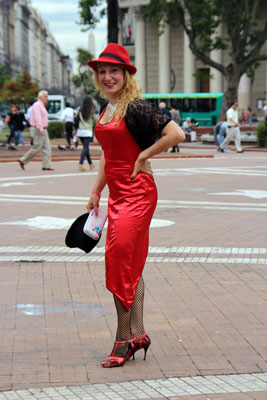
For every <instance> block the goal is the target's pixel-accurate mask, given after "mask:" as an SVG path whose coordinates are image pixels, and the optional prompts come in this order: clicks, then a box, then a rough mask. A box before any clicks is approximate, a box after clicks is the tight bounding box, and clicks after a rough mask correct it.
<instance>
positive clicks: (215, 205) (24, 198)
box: [0, 194, 267, 212]
mask: <svg viewBox="0 0 267 400" xmlns="http://www.w3.org/2000/svg"><path fill="white" fill-rule="evenodd" d="M15 196H16V198H15ZM87 201H88V197H81V196H77V197H76V196H52V195H51V196H50V195H24V194H21V195H19V194H0V202H8V203H10V202H14V203H32V204H33V203H37V204H52V205H55V204H61V205H85V204H86V203H87ZM107 202H108V199H107V198H102V199H101V204H103V205H106V204H107ZM157 207H158V208H166V207H167V208H198V209H203V210H235V211H257V212H262V211H263V212H266V211H267V203H259V202H250V203H242V202H238V203H237V202H220V201H187V200H158V204H157Z"/></svg>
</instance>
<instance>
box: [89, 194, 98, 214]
mask: <svg viewBox="0 0 267 400" xmlns="http://www.w3.org/2000/svg"><path fill="white" fill-rule="evenodd" d="M99 200H100V199H99V197H98V195H97V194H96V193H92V194H91V197H90V199H89V200H88V203H87V205H86V208H87V211H88V212H89V213H90V211H91V210H92V209H94V211H95V215H96V216H97V215H98V209H99Z"/></svg>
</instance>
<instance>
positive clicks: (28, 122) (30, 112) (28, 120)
mask: <svg viewBox="0 0 267 400" xmlns="http://www.w3.org/2000/svg"><path fill="white" fill-rule="evenodd" d="M33 104H34V101H31V102H30V103H29V106H28V108H27V111H26V121H27V126H28V129H29V133H30V143H31V146H32V145H33V135H32V130H31V123H30V121H31V115H32V106H33Z"/></svg>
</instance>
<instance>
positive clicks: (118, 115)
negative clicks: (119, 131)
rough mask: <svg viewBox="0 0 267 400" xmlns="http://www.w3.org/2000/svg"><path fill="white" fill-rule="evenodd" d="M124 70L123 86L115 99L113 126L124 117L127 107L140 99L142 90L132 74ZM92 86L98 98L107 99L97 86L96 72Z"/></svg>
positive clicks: (101, 89) (98, 85)
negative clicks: (97, 91) (97, 92)
mask: <svg viewBox="0 0 267 400" xmlns="http://www.w3.org/2000/svg"><path fill="white" fill-rule="evenodd" d="M123 69H124V86H123V88H122V91H121V93H120V94H119V96H118V98H117V104H118V106H117V108H116V111H115V125H118V123H119V122H120V120H121V119H122V118H123V117H124V116H125V114H126V111H127V107H128V105H129V104H130V103H131V102H132V101H133V100H134V99H136V98H138V99H140V98H142V89H141V87H140V85H139V83H138V82H137V80H136V79H135V78H134V76H133V75H132V74H130V73H129V71H128V70H127V69H126V68H123ZM94 85H95V87H96V89H97V90H99V92H100V96H101V97H103V98H104V99H107V95H106V93H105V91H104V90H103V88H102V87H101V86H100V84H99V78H98V72H97V71H95V72H94Z"/></svg>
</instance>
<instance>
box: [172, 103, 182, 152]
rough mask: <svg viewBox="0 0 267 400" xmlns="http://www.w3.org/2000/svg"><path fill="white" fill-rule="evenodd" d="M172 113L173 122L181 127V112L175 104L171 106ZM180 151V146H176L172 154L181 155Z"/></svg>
mask: <svg viewBox="0 0 267 400" xmlns="http://www.w3.org/2000/svg"><path fill="white" fill-rule="evenodd" d="M170 113H171V117H172V120H173V121H174V122H176V124H177V125H180V122H181V115H180V111H179V110H177V109H176V108H175V107H174V105H173V104H172V105H171V109H170ZM179 151H180V149H179V146H178V144H176V145H175V146H173V147H172V150H171V153H175V152H177V153H179Z"/></svg>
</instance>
